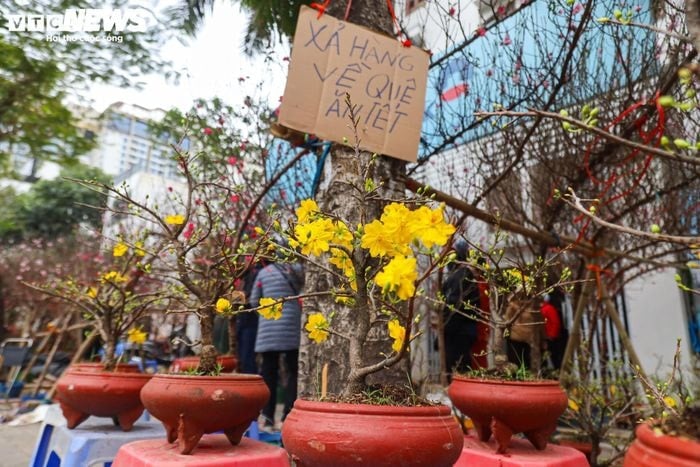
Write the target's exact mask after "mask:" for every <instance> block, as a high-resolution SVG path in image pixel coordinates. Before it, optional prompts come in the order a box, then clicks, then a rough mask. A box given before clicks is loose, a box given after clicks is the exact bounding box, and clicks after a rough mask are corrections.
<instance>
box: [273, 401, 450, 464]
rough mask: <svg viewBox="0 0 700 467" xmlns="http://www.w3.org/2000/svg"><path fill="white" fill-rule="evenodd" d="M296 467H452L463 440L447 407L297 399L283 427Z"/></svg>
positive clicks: (286, 447)
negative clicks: (369, 466) (338, 402)
mask: <svg viewBox="0 0 700 467" xmlns="http://www.w3.org/2000/svg"><path fill="white" fill-rule="evenodd" d="M282 441H283V443H284V448H285V449H286V450H287V452H289V453H290V454H291V456H292V459H294V461H295V462H296V465H297V466H303V467H314V466H329V465H332V466H334V467H345V466H365V465H371V466H373V467H388V466H396V465H401V466H431V467H439V466H451V465H453V464H454V463H455V462H456V461H457V459H458V458H459V456H460V455H461V453H462V447H463V445H464V435H463V434H462V430H461V429H460V428H459V425H458V424H457V421H456V420H455V419H454V417H453V416H452V413H451V411H450V408H449V407H447V406H444V405H440V406H434V407H394V406H381V405H365V404H336V403H331V402H312V401H305V400H301V399H297V400H296V402H294V408H293V409H292V411H291V412H290V413H289V415H288V416H287V418H286V420H285V422H284V425H283V426H282Z"/></svg>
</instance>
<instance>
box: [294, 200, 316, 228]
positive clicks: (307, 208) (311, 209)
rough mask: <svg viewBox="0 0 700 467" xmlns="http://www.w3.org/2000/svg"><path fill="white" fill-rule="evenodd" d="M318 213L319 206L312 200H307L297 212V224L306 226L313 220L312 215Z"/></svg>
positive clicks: (300, 205)
mask: <svg viewBox="0 0 700 467" xmlns="http://www.w3.org/2000/svg"><path fill="white" fill-rule="evenodd" d="M317 212H318V205H317V204H316V201H314V200H312V199H305V200H303V201H302V202H301V203H300V204H299V207H298V208H297V210H296V214H297V223H299V224H305V223H307V222H308V221H309V220H310V219H311V215H312V214H315V213H317Z"/></svg>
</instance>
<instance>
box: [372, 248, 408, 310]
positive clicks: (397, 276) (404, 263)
mask: <svg viewBox="0 0 700 467" xmlns="http://www.w3.org/2000/svg"><path fill="white" fill-rule="evenodd" d="M416 264H417V263H416V258H414V257H412V256H396V257H394V258H392V259H391V261H389V263H388V264H387V265H386V266H384V268H383V269H382V270H381V271H380V272H379V274H377V277H376V279H375V282H376V283H377V285H378V286H380V287H381V288H382V290H383V291H384V292H385V293H388V292H393V293H395V294H396V296H397V297H398V298H399V299H400V300H408V299H409V298H411V297H413V296H414V295H415V293H416V285H415V280H416V278H417V277H418V272H417V271H416Z"/></svg>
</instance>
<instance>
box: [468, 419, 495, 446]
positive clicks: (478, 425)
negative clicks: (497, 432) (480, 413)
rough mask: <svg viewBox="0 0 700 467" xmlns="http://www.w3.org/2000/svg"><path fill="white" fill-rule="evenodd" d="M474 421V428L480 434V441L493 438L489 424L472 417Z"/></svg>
mask: <svg viewBox="0 0 700 467" xmlns="http://www.w3.org/2000/svg"><path fill="white" fill-rule="evenodd" d="M472 423H474V429H475V430H476V433H477V434H478V435H479V441H482V442H484V443H486V442H487V441H488V440H489V439H491V427H490V426H489V425H488V424H486V423H482V422H480V421H476V420H474V419H472Z"/></svg>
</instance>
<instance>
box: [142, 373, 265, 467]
mask: <svg viewBox="0 0 700 467" xmlns="http://www.w3.org/2000/svg"><path fill="white" fill-rule="evenodd" d="M269 397H270V390H269V389H267V386H266V385H265V382H264V381H263V379H262V377H261V376H258V375H244V374H222V375H219V376H192V375H182V374H180V375H172V374H167V375H155V376H153V378H152V379H151V381H149V382H148V384H146V385H145V386H144V387H143V389H142V390H141V401H142V402H143V405H144V406H145V407H146V409H147V410H148V412H149V413H150V414H151V415H153V416H154V417H156V418H157V419H158V420H160V421H161V422H162V423H163V426H165V431H166V432H167V434H168V442H169V443H173V442H175V440H177V441H178V448H179V450H180V453H182V454H189V453H190V452H192V450H193V449H194V448H195V446H197V443H198V442H199V439H200V438H201V437H202V436H203V435H204V434H205V433H214V432H216V431H223V432H224V433H225V434H226V437H227V438H228V440H229V441H230V442H231V444H232V445H234V446H235V445H237V444H238V443H240V441H241V437H242V436H243V433H244V432H245V431H246V430H247V429H248V426H249V425H250V422H252V421H253V420H255V419H257V418H258V415H259V413H260V410H261V409H262V408H263V406H264V405H265V404H266V403H267V400H268V398H269Z"/></svg>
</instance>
